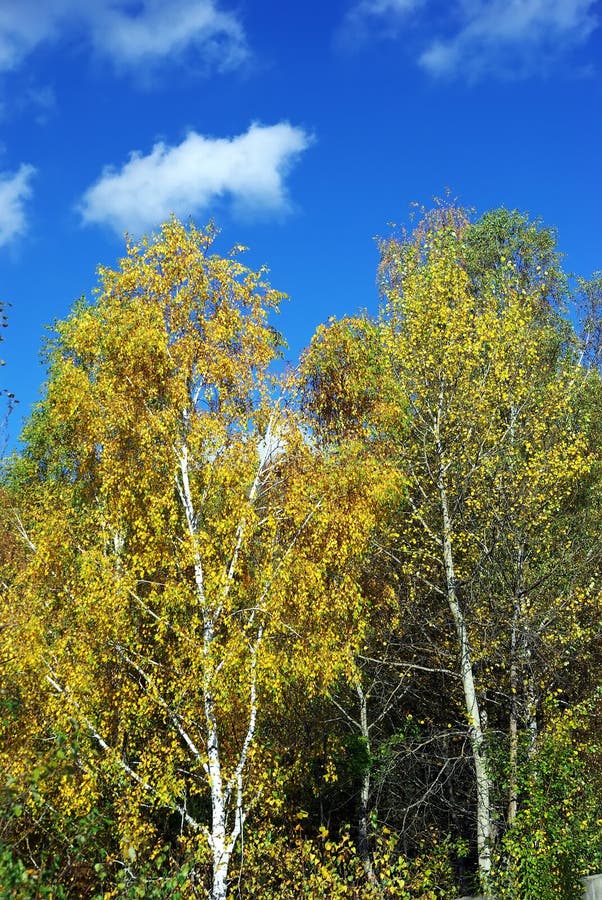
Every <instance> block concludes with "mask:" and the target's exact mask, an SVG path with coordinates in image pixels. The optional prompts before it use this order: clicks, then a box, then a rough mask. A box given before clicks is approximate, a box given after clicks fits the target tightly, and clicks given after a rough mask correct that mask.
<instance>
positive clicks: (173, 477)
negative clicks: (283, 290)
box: [0, 205, 602, 900]
mask: <svg viewBox="0 0 602 900" xmlns="http://www.w3.org/2000/svg"><path fill="white" fill-rule="evenodd" d="M215 238H216V234H215V232H214V230H213V229H212V228H207V229H205V230H199V229H197V228H195V227H194V226H190V227H185V226H184V225H182V224H181V223H179V222H177V221H176V220H172V221H171V222H169V223H167V224H165V225H164V226H163V227H162V229H161V231H160V232H159V233H158V234H157V235H156V236H154V237H152V238H148V239H143V240H142V241H140V242H139V243H129V244H128V245H127V252H126V255H125V257H124V258H123V259H122V260H121V261H120V263H119V265H118V267H117V268H116V269H114V270H113V269H104V268H103V269H100V270H99V287H98V289H97V294H96V297H95V298H94V300H93V301H92V302H87V301H85V300H82V301H80V302H78V303H77V304H76V306H75V307H74V309H73V312H72V314H71V316H70V317H69V318H68V319H66V320H65V321H63V322H60V323H58V324H57V325H56V328H55V331H54V336H53V338H52V340H51V342H50V343H49V345H48V347H47V348H46V355H47V362H48V382H47V385H46V388H45V392H44V396H43V399H42V400H41V401H40V403H39V404H38V406H37V408H36V409H35V410H34V413H33V415H32V416H31V418H30V421H29V422H28V424H27V425H26V428H25V431H24V436H23V448H22V450H21V451H20V452H19V453H18V454H16V455H14V456H13V457H12V458H10V459H8V460H7V461H6V465H5V467H4V474H3V485H2V492H1V494H0V508H1V512H2V521H3V530H2V545H1V547H0V565H1V567H2V579H1V593H0V659H1V661H2V672H3V677H2V684H1V693H0V710H1V714H0V765H1V769H2V773H3V788H2V795H1V798H0V896H2V897H7V898H9V897H16V898H29V897H48V898H62V897H64V898H72V897H73V898H77V897H90V898H93V897H95V898H101V897H106V898H110V897H145V898H170V897H182V898H185V897H210V898H211V900H223V898H225V897H226V896H240V897H249V898H251V897H257V898H277V897H282V898H288V897H290V898H291V900H292V898H297V897H307V898H318V897H324V898H336V897H340V898H366V900H368V898H381V897H395V898H421V897H422V898H446V897H449V898H452V897H456V896H457V892H458V888H462V889H464V890H466V891H468V890H470V889H472V888H474V889H475V890H476V889H477V887H478V886H479V885H480V887H481V888H482V889H485V890H494V891H497V892H498V894H499V896H508V897H525V898H533V900H535V898H541V900H545V898H550V900H551V898H555V897H567V898H570V897H574V896H576V894H575V893H574V892H575V891H578V879H579V877H580V875H582V874H586V873H587V872H588V871H593V870H595V867H596V864H598V863H599V862H601V861H602V843H601V842H600V838H599V835H600V833H601V832H602V829H601V828H600V824H601V822H602V802H601V795H600V787H601V785H602V780H601V777H600V759H601V757H600V751H599V742H600V735H601V732H600V727H599V710H600V700H599V694H598V691H599V684H598V682H597V678H596V669H597V667H599V664H600V647H599V621H600V600H601V592H600V584H599V574H600V562H601V560H600V542H599V532H598V529H599V526H598V521H599V519H598V517H599V511H600V500H601V492H600V484H601V482H600V474H601V471H600V452H599V436H600V435H599V415H600V406H601V399H602V391H601V384H600V372H599V369H598V366H597V350H596V347H594V345H593V342H595V341H594V338H595V335H596V334H597V333H598V331H599V325H598V323H597V319H596V315H597V313H596V308H597V307H596V304H595V303H592V298H593V299H594V300H595V295H596V284H597V282H596V281H595V279H594V281H592V282H589V283H588V282H580V283H578V284H577V286H576V287H574V288H573V286H572V282H571V280H570V279H569V278H568V277H567V276H566V275H565V273H564V272H563V270H562V266H561V260H560V256H559V254H558V252H557V250H556V244H555V236H554V234H553V232H552V231H551V230H550V229H546V228H544V227H543V226H542V225H541V223H538V222H531V221H529V220H528V219H527V218H526V217H524V216H521V215H519V214H518V213H508V212H507V211H505V210H496V211H493V212H492V213H488V214H487V215H486V216H484V217H483V218H482V219H480V220H477V221H472V220H471V218H470V217H469V216H468V215H467V214H466V213H465V212H464V211H462V210H459V209H456V208H454V207H449V206H446V205H439V206H437V207H436V208H435V210H433V211H431V212H429V213H424V215H423V216H422V218H421V220H420V222H419V224H418V226H417V228H416V229H415V231H414V232H412V233H411V234H405V233H402V234H400V235H393V236H392V237H390V238H388V239H386V240H384V241H382V242H381V245H380V252H381V264H380V268H379V283H380V287H381V296H382V304H381V308H380V311H379V314H378V316H377V317H376V318H374V319H371V318H369V317H368V316H365V315H358V316H350V317H347V318H344V319H342V320H340V321H337V320H334V319H330V320H328V321H327V322H326V323H325V324H324V325H323V326H320V328H319V329H318V330H317V332H316V335H315V336H314V338H313V340H312V342H311V344H310V346H309V347H308V348H307V350H306V352H305V353H304V355H303V357H302V359H301V361H300V363H299V365H298V366H297V367H296V368H295V369H286V370H285V371H284V373H283V374H277V373H278V371H279V370H280V371H282V368H283V367H282V365H281V364H280V365H276V361H277V360H278V359H279V357H280V356H281V354H282V351H283V340H282V338H281V336H280V335H279V333H278V331H277V330H276V329H275V328H274V325H273V316H274V314H275V313H276V311H277V307H278V304H279V302H280V300H281V299H282V296H283V295H282V294H280V293H278V292H277V291H275V290H274V289H273V288H272V287H271V286H270V285H269V283H268V281H267V273H266V272H265V271H263V270H261V271H252V270H250V269H248V268H247V267H246V266H244V265H243V264H242V262H241V261H240V253H241V251H242V248H235V250H234V251H233V252H232V253H231V254H230V255H228V256H220V255H218V254H216V253H215V252H214V250H213V246H214V242H215ZM580 296H582V297H584V298H585V299H586V300H587V309H586V312H585V315H584V327H583V328H580V326H579V324H578V310H577V301H578V300H579V297H580ZM584 754H586V755H587V760H588V762H587V773H588V774H587V777H586V775H585V770H584V763H583V758H584ZM550 809H553V810H554V813H553V815H551V814H547V813H546V812H545V810H548V811H549V810H550ZM535 819H537V829H538V830H537V838H534V837H533V825H532V823H533V822H534V821H535ZM530 823H531V824H530ZM526 836H527V837H526Z"/></svg>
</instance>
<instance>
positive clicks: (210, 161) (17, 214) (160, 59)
mask: <svg viewBox="0 0 602 900" xmlns="http://www.w3.org/2000/svg"><path fill="white" fill-rule="evenodd" d="M596 3H597V0H449V3H448V4H447V5H445V6H443V7H442V6H441V4H440V3H439V2H438V0H349V6H348V9H347V13H346V15H345V17H344V18H343V20H342V22H341V24H340V28H339V32H338V35H337V43H338V44H339V46H342V47H344V48H347V49H357V48H358V47H361V46H362V45H364V44H365V43H366V42H367V41H373V40H378V39H381V38H383V37H384V38H395V39H398V40H399V41H404V45H406V46H414V47H416V48H417V50H416V62H417V63H418V65H419V66H420V67H421V68H422V69H423V70H424V71H425V72H427V73H428V74H429V75H431V76H432V77H438V78H441V77H444V76H445V77H448V78H453V77H462V78H466V79H476V78H480V77H483V76H484V75H486V74H491V73H493V74H497V75H500V74H502V75H504V74H509V73H512V75H513V76H516V75H527V74H532V73H533V72H538V71H541V70H542V69H545V66H546V65H548V64H549V63H550V61H552V60H554V59H555V58H557V57H558V56H559V55H560V54H562V53H564V52H566V51H567V50H568V49H571V48H574V47H576V46H578V45H580V44H582V43H583V42H584V41H586V40H587V38H588V37H589V35H590V34H591V32H592V31H593V30H594V29H595V28H596V27H597V24H598V21H597V18H596V15H595V7H596ZM220 4H221V0H169V2H166V0H135V2H133V0H86V2H85V3H82V2H81V0H44V2H40V0H19V2H18V3H17V2H2V0H0V76H1V75H2V74H6V73H9V72H11V71H16V70H18V69H20V68H21V67H22V66H23V64H24V63H25V62H26V60H27V59H28V57H29V56H30V55H31V54H32V53H33V52H34V51H35V50H36V49H37V48H39V47H42V46H44V45H52V43H53V42H57V41H58V40H59V39H61V40H65V39H66V38H67V39H70V40H72V41H73V42H75V43H76V44H77V45H82V44H83V45H85V46H86V47H87V48H88V49H89V50H90V52H91V53H92V54H94V55H95V56H97V57H98V58H101V59H103V60H105V61H106V60H108V61H109V62H110V64H112V65H114V66H115V67H116V68H117V69H119V70H120V71H122V72H129V73H132V74H134V75H136V74H137V73H138V74H139V73H140V72H141V71H144V72H148V71H152V70H153V68H156V67H157V66H159V65H161V64H166V63H171V62H172V61H173V60H176V61H183V60H186V61H188V63H189V64H190V65H192V66H193V67H195V68H197V69H199V68H200V69H205V70H213V71H215V70H217V71H223V70H226V69H234V68H237V67H240V66H242V65H244V64H245V62H246V61H247V60H248V59H249V56H250V51H249V46H248V41H247V36H246V34H245V30H244V27H243V25H242V22H241V20H240V18H239V17H238V16H237V15H236V14H235V13H234V12H229V11H225V10H224V9H223V8H222V7H221V5H220ZM408 36H412V41H410V40H409V39H407V40H406V38H408ZM311 141H312V138H311V135H310V134H309V133H308V132H307V131H305V130H304V129H302V128H299V127H295V126H293V125H291V124H289V123H287V122H281V123H279V124H275V125H260V124H253V125H251V126H250V127H249V129H248V130H247V131H246V132H245V133H243V134H239V135H237V136H234V137H228V138H219V137H211V136H206V135H202V134H198V133H196V132H194V131H191V132H189V134H188V135H187V136H186V137H185V139H184V140H183V141H182V142H181V143H180V144H178V145H175V146H169V145H167V144H165V143H157V144H155V146H154V147H152V149H151V150H150V151H149V152H147V153H146V155H145V154H144V153H143V152H142V151H139V152H133V153H132V154H131V155H130V158H129V159H128V160H127V161H125V162H124V163H123V164H122V166H121V168H106V169H105V170H104V171H103V172H102V174H101V175H100V177H99V179H98V180H97V181H96V183H95V184H93V185H92V186H91V187H90V188H89V189H88V190H87V191H86V192H85V194H84V196H83V198H82V200H81V203H80V206H79V209H80V213H81V216H82V220H83V222H85V223H94V224H101V225H106V226H109V227H111V228H113V229H115V230H116V231H118V232H123V231H124V230H128V231H130V232H132V233H134V234H135V233H137V232H141V231H143V230H145V229H148V228H150V227H152V226H153V225H156V224H157V223H158V222H160V221H161V220H162V219H164V218H166V216H167V215H168V214H169V213H170V212H175V213H176V214H179V215H186V214H192V215H195V214H198V213H200V212H204V211H205V210H206V209H207V208H209V207H211V205H213V204H214V203H215V202H221V201H229V202H230V203H231V205H232V207H233V209H234V211H235V213H239V214H247V213H254V214H257V213H258V212H261V213H272V214H273V213H280V212H282V211H284V210H286V209H287V207H288V205H289V203H288V197H287V191H286V183H285V181H286V175H287V173H288V172H289V170H290V168H291V166H292V165H293V164H294V163H295V162H296V160H297V159H298V158H299V156H300V154H301V153H302V152H303V151H304V150H305V149H306V148H307V147H308V146H309V145H310V144H311ZM34 174H35V172H34V169H33V167H32V166H30V165H27V164H22V165H21V166H20V167H19V168H18V170H17V171H13V172H4V173H1V172H0V246H2V245H4V244H7V243H9V242H10V241H11V240H13V239H14V238H15V237H17V236H19V235H21V234H23V232H24V231H25V229H26V225H27V216H26V211H27V202H28V200H29V199H30V197H31V193H32V186H31V185H32V179H33V177H34Z"/></svg>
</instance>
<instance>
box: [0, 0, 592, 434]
mask: <svg viewBox="0 0 602 900" xmlns="http://www.w3.org/2000/svg"><path fill="white" fill-rule="evenodd" d="M601 20H602V9H601V3H600V2H594V0H447V2H444V0H322V2H318V0H304V2H303V3H299V2H297V0H289V2H288V3H286V2H285V3H282V2H278V3H277V2H275V0H234V2H231V0H86V2H85V3H82V2H81V0H19V2H17V0H0V127H1V129H2V134H1V137H0V269H1V273H2V281H1V285H2V286H1V298H2V299H4V300H6V301H8V302H10V303H11V304H12V306H11V309H10V310H9V317H10V323H9V328H8V330H7V331H6V341H5V343H4V344H3V346H2V355H3V356H4V358H5V359H6V362H7V365H6V367H5V368H4V369H2V370H1V372H2V385H0V386H4V387H6V388H7V389H9V390H11V391H13V392H14V393H15V394H16V395H17V397H18V399H19V400H20V407H19V408H18V409H17V411H16V414H15V415H14V416H13V422H12V425H11V430H12V432H13V434H15V433H16V432H17V431H18V430H19V428H20V422H21V419H22V416H23V415H25V414H27V412H28V410H29V408H30V405H31V403H32V402H34V401H35V399H36V397H37V396H38V392H39V388H40V385H41V383H42V381H43V378H44V371H43V369H42V368H41V366H40V364H39V362H38V355H39V351H40V347H41V344H42V340H43V337H44V326H45V325H47V324H50V323H52V321H53V320H55V319H56V318H62V317H64V316H65V315H66V314H67V313H68V310H69V308H70V306H71V304H72V303H73V301H74V300H75V299H76V298H77V297H79V296H81V295H82V294H87V295H90V294H91V291H92V288H93V287H94V284H95V282H96V277H95V269H96V266H97V264H99V263H102V264H104V265H111V264H113V263H115V262H116V260H117V259H118V257H119V256H120V255H122V251H123V246H124V245H123V232H124V231H126V230H127V231H129V232H131V233H132V234H134V235H137V234H140V233H141V232H144V231H149V230H152V229H153V228H155V227H156V226H158V225H159V224H160V223H161V221H162V220H164V219H166V218H167V217H169V215H170V213H172V212H173V213H175V214H177V215H178V216H180V217H183V218H187V217H190V216H192V217H193V218H194V219H195V221H196V222H197V223H199V224H200V223H204V222H205V221H207V220H208V219H209V218H214V219H215V221H216V222H217V224H218V225H219V226H220V227H221V229H222V232H221V235H220V238H219V249H223V250H224V251H225V250H227V249H228V248H229V247H230V246H231V245H232V244H235V243H241V244H245V245H247V246H249V247H250V248H251V249H250V251H249V253H248V254H247V257H246V261H247V262H248V264H249V265H259V264H261V263H266V264H267V265H268V266H269V267H270V270H271V279H272V282H273V284H274V285H275V286H276V287H278V288H279V289H281V290H283V291H286V292H287V293H288V294H289V295H290V298H291V299H290V301H288V302H287V303H286V304H285V306H284V308H283V312H282V315H281V316H280V321H279V322H278V327H279V328H280V329H281V330H282V331H283V332H284V334H285V336H286V338H287V340H288V342H289V351H288V355H289V357H290V359H291V360H295V359H296V358H297V356H298V354H299V352H300V351H301V349H302V348H303V346H305V345H306V344H307V343H308V341H309V340H310V338H311V335H312V333H313V331H314V329H315V327H316V325H317V324H318V323H319V322H321V321H324V320H325V319H326V318H328V316H330V315H337V316H340V315H343V314H345V313H352V312H354V311H356V310H357V309H358V308H368V309H369V310H375V309H376V305H377V295H376V289H375V268H376V262H377V254H376V249H375V245H374V241H373V238H374V236H375V235H379V234H381V235H382V234H386V233H387V231H388V223H390V222H398V223H403V222H405V221H407V217H408V211H409V205H410V203H411V202H412V201H418V202H420V203H424V204H427V205H428V204H429V203H430V201H431V198H432V197H433V196H435V195H439V196H440V195H442V194H443V193H444V191H445V189H446V188H450V189H451V191H452V193H453V194H454V195H455V196H457V197H458V198H459V199H460V201H461V202H462V203H464V204H466V205H468V206H471V207H474V208H475V209H476V210H477V211H478V212H484V211H485V210H487V209H489V208H491V207H494V206H501V205H504V206H507V207H509V208H518V209H520V210H522V211H528V212H530V213H531V214H532V215H540V216H541V217H542V218H543V220H544V221H545V222H546V224H550V225H554V226H556V227H557V228H558V231H559V236H560V246H561V248H562V249H563V251H564V252H565V253H566V264H567V266H568V268H570V269H572V270H574V271H577V272H579V273H580V274H583V275H585V276H588V275H590V274H591V273H592V272H593V271H594V270H595V269H599V268H601V267H602V239H601V233H602V232H601V229H600V214H601V212H600V211H601V210H602V174H601V161H602V27H601Z"/></svg>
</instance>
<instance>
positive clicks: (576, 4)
mask: <svg viewBox="0 0 602 900" xmlns="http://www.w3.org/2000/svg"><path fill="white" fill-rule="evenodd" d="M594 6H595V0H464V2H462V3H461V4H460V13H461V15H460V25H459V28H458V29H457V31H456V32H455V33H454V34H452V36H451V37H448V38H443V39H442V38H434V39H433V40H432V42H431V43H430V45H429V46H428V47H427V49H426V50H425V51H424V52H423V53H422V55H421V57H420V63H421V65H422V66H423V67H424V68H425V69H426V70H427V71H428V72H430V73H431V74H432V75H435V76H447V75H462V76H465V77H468V78H475V77H479V76H480V75H482V74H484V73H486V72H488V71H493V72H496V73H498V74H505V75H513V76H515V77H516V76H520V75H527V74H533V73H539V72H541V71H544V70H545V68H546V66H547V65H548V64H549V63H550V62H551V61H553V60H555V59H558V57H559V56H561V55H562V54H563V53H566V52H567V51H569V50H571V49H572V48H574V47H575V46H577V45H579V44H582V43H583V42H584V41H586V40H587V38H588V37H589V36H590V34H591V33H592V31H593V30H594V29H595V28H596V27H597V24H598V22H597V17H596V15H595V14H594Z"/></svg>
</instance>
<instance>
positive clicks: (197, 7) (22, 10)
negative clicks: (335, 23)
mask: <svg viewBox="0 0 602 900" xmlns="http://www.w3.org/2000/svg"><path fill="white" fill-rule="evenodd" d="M60 37H69V38H70V39H73V38H79V39H80V40H83V41H84V42H87V43H88V44H91V45H92V47H93V48H94V49H95V50H96V51H97V52H98V53H99V54H101V55H103V56H105V57H109V58H110V59H112V61H113V62H115V63H117V64H119V65H124V66H137V65H139V64H142V63H144V64H145V65H149V64H151V63H153V62H155V61H159V60H164V59H173V56H174V54H181V53H182V52H183V51H185V50H194V51H196V52H197V54H198V57H199V60H200V61H201V62H203V63H205V64H215V65H217V67H218V68H220V69H223V68H227V67H231V66H235V65H238V64H239V63H240V62H242V60H243V59H244V58H245V56H246V55H247V48H246V41H245V35H244V31H243V28H242V25H241V24H240V22H239V20H238V19H237V18H236V16H235V15H234V14H233V13H228V12H224V11H222V10H221V9H220V8H218V6H217V5H216V2H215V0H139V2H137V3H132V2H131V0H85V2H82V0H20V2H18V3H17V2H10V0H9V2H7V0H4V2H3V0H0V71H9V70H11V69H15V68H17V67H18V66H19V65H21V64H22V63H23V61H24V60H25V59H26V57H27V56H28V55H29V54H30V53H31V52H32V51H33V50H35V48H36V47H38V46H39V45H40V44H42V43H44V42H52V41H56V40H58V39H59V38H60Z"/></svg>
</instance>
